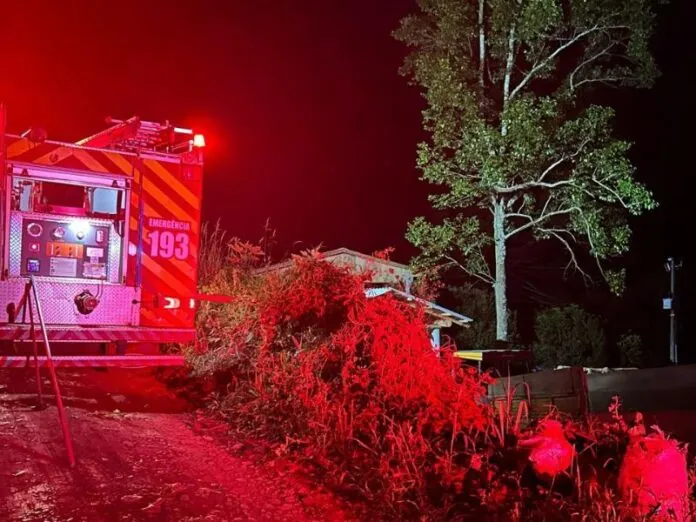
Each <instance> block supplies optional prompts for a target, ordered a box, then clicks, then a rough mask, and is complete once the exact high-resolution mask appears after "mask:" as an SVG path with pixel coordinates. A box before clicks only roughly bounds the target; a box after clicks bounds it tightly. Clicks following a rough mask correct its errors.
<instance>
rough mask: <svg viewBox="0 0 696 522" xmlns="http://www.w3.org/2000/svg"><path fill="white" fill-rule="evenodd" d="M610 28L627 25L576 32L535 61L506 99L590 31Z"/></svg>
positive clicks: (620, 27) (621, 27)
mask: <svg viewBox="0 0 696 522" xmlns="http://www.w3.org/2000/svg"><path fill="white" fill-rule="evenodd" d="M612 29H629V27H628V26H625V25H608V26H603V27H602V26H599V25H597V24H595V25H594V26H592V27H590V28H588V29H585V30H584V31H581V32H579V33H576V34H575V35H573V36H572V37H571V38H570V39H568V40H567V41H566V42H565V43H564V44H562V45H559V46H558V47H557V48H556V50H555V51H553V52H552V53H551V54H549V55H548V56H547V57H546V58H544V59H543V60H541V61H539V62H537V63H536V64H535V65H534V66H533V67H532V68H531V69H530V71H529V72H528V73H527V74H526V75H525V77H524V78H522V80H520V83H518V84H517V86H516V87H515V88H514V89H513V90H512V92H511V93H510V96H509V98H508V99H510V100H511V99H513V98H514V97H515V96H516V95H517V94H518V93H519V92H520V91H521V90H522V89H523V88H524V87H525V86H526V85H527V84H528V83H529V82H530V81H532V80H533V79H534V77H535V76H536V75H537V74H538V73H539V71H541V70H542V69H543V68H544V67H546V66H547V65H549V64H550V63H551V62H552V61H553V60H555V59H556V58H557V57H558V56H559V55H560V54H561V53H562V52H563V51H565V50H566V49H568V48H570V47H572V46H573V45H575V44H576V43H578V42H579V41H580V40H582V39H583V38H585V37H586V36H589V35H590V34H592V33H595V32H597V31H608V30H612Z"/></svg>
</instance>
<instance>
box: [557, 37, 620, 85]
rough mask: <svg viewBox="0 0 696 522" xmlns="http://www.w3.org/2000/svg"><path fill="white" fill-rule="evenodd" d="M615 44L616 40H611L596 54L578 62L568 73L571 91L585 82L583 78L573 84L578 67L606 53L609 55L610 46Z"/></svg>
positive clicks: (580, 67)
mask: <svg viewBox="0 0 696 522" xmlns="http://www.w3.org/2000/svg"><path fill="white" fill-rule="evenodd" d="M615 45H616V41H612V42H611V43H610V44H609V45H608V46H606V47H605V48H604V49H602V50H601V51H599V52H598V53H596V54H594V55H592V56H590V57H589V58H587V59H586V60H584V61H582V62H580V63H579V64H578V66H577V67H576V68H575V69H574V70H573V72H572V73H570V76H569V77H568V82H569V85H570V90H571V91H575V89H576V88H577V87H579V86H580V85H582V84H583V83H585V82H584V80H583V81H581V82H580V83H579V84H577V85H576V84H575V75H576V74H578V72H579V71H580V69H582V68H583V67H585V66H586V65H589V64H591V63H592V62H594V61H595V60H598V59H599V58H601V57H602V56H607V55H609V51H610V50H611V49H612V47H614V46H615Z"/></svg>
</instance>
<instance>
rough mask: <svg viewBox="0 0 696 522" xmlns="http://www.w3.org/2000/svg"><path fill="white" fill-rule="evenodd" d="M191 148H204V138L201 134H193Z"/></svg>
mask: <svg viewBox="0 0 696 522" xmlns="http://www.w3.org/2000/svg"><path fill="white" fill-rule="evenodd" d="M193 146H194V147H199V148H202V147H205V138H204V137H203V135H202V134H195V135H194V136H193Z"/></svg>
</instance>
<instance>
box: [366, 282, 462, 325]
mask: <svg viewBox="0 0 696 522" xmlns="http://www.w3.org/2000/svg"><path fill="white" fill-rule="evenodd" d="M365 295H366V296H367V298H368V299H371V298H375V297H380V296H383V295H392V296H394V297H396V298H397V299H399V300H401V301H406V302H409V303H413V304H420V305H421V306H423V307H424V308H425V312H426V314H428V315H429V316H431V317H434V318H435V319H436V320H437V321H438V322H440V323H443V324H442V326H450V325H452V324H456V325H459V326H469V324H470V323H472V322H473V321H474V320H473V319H472V318H471V317H467V316H465V315H462V314H459V313H457V312H453V311H452V310H448V309H447V308H445V307H444V306H440V305H438V304H436V303H433V302H431V301H426V300H425V299H421V298H420V297H416V296H414V295H411V294H407V293H406V292H402V291H401V290H397V289H396V288H392V287H381V288H366V289H365Z"/></svg>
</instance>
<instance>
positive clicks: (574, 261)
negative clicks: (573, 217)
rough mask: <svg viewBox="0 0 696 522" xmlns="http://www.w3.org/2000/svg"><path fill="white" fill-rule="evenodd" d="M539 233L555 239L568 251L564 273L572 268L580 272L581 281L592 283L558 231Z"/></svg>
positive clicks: (548, 230)
mask: <svg viewBox="0 0 696 522" xmlns="http://www.w3.org/2000/svg"><path fill="white" fill-rule="evenodd" d="M539 231H540V232H542V233H545V234H548V235H549V236H551V237H554V238H556V239H557V240H558V241H559V242H560V243H561V244H562V245H563V246H564V247H565V249H566V250H567V251H568V253H569V254H570V260H569V261H568V264H567V265H566V267H565V270H564V272H567V271H568V269H570V268H571V267H572V268H574V269H575V270H577V271H578V272H580V274H581V275H582V277H583V279H585V280H586V281H592V278H591V277H590V276H589V275H588V274H587V272H585V271H584V270H583V269H582V267H581V266H580V264H579V263H578V258H577V256H576V255H575V251H574V250H573V247H572V246H571V244H570V243H569V242H568V241H567V240H566V239H565V238H564V237H563V236H562V235H561V234H560V233H559V230H558V229H555V228H541V229H539Z"/></svg>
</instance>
